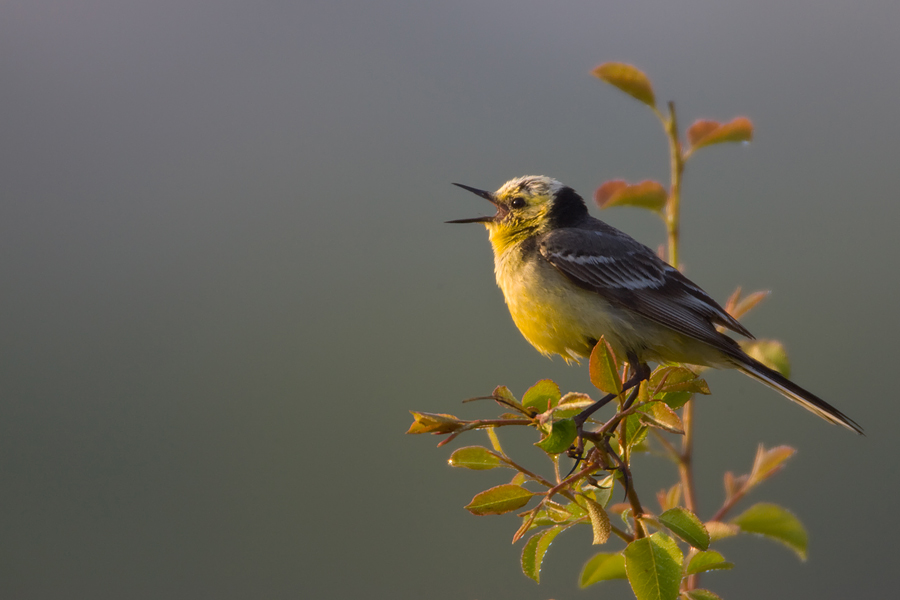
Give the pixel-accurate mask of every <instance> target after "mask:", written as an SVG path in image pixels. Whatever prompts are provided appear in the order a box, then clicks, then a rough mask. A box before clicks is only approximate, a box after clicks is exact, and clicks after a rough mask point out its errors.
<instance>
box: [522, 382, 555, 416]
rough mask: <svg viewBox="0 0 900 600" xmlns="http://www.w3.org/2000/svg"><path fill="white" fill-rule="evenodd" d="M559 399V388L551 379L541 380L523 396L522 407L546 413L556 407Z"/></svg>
mask: <svg viewBox="0 0 900 600" xmlns="http://www.w3.org/2000/svg"><path fill="white" fill-rule="evenodd" d="M559 397H560V393H559V386H558V385H556V383H554V382H553V381H551V380H550V379H541V380H540V381H538V382H537V383H535V384H534V385H533V386H531V387H530V388H528V391H527V392H525V395H524V396H522V406H525V407H526V408H528V407H533V408H536V409H537V410H538V411H540V412H544V411H545V410H548V409H550V408H553V407H554V406H556V403H557V402H559Z"/></svg>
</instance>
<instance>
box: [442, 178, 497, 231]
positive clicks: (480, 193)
mask: <svg viewBox="0 0 900 600" xmlns="http://www.w3.org/2000/svg"><path fill="white" fill-rule="evenodd" d="M453 185H455V186H458V187H461V188H462V189H464V190H469V191H470V192H472V193H473V194H475V195H476V196H481V197H482V198H484V199H485V200H487V201H488V202H490V203H491V204H493V205H494V206H497V212H498V214H499V212H500V207H499V206H498V205H497V203H496V202H495V201H494V195H493V194H492V193H490V192H486V191H484V190H479V189H477V188H473V187H469V186H467V185H463V184H461V183H454V184H453ZM496 217H497V215H491V216H489V217H473V218H471V219H456V220H453V221H446V223H491V222H493V221H495V220H496Z"/></svg>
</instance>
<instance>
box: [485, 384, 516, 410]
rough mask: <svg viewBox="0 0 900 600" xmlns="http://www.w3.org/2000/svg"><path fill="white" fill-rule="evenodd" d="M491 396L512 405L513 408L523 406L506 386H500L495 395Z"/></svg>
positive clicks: (495, 389)
mask: <svg viewBox="0 0 900 600" xmlns="http://www.w3.org/2000/svg"><path fill="white" fill-rule="evenodd" d="M491 396H492V397H493V398H494V399H495V400H498V401H502V402H503V403H506V404H511V405H513V406H522V405H521V404H519V401H518V400H516V397H515V396H514V395H513V393H512V392H511V391H509V388H508V387H506V386H505V385H498V386H497V387H495V388H494V393H492V394H491Z"/></svg>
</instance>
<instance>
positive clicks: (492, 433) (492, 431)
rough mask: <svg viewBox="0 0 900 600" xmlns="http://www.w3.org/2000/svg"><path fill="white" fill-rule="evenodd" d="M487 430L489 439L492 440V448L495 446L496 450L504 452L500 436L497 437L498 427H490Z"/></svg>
mask: <svg viewBox="0 0 900 600" xmlns="http://www.w3.org/2000/svg"><path fill="white" fill-rule="evenodd" d="M486 431H487V434H488V439H490V440H491V448H493V449H494V451H495V452H499V453H500V454H503V447H502V446H500V438H498V437H497V428H496V427H488V428H487V430H486Z"/></svg>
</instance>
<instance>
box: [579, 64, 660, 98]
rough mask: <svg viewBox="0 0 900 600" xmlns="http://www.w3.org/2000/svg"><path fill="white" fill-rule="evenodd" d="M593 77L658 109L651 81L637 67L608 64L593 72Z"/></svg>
mask: <svg viewBox="0 0 900 600" xmlns="http://www.w3.org/2000/svg"><path fill="white" fill-rule="evenodd" d="M591 75H593V76H594V77H597V78H599V79H601V80H602V81H605V82H606V83H608V84H610V85H614V86H616V87H617V88H619V89H620V90H622V91H623V92H625V93H626V94H628V95H629V96H631V97H633V98H636V99H638V100H640V101H641V102H643V103H644V104H646V105H647V106H649V107H651V108H656V96H655V95H654V94H653V86H652V85H650V79H649V78H648V77H647V76H646V75H644V73H643V72H642V71H640V70H639V69H638V68H637V67H633V66H632V65H627V64H625V63H616V62H608V63H603V64H602V65H600V66H599V67H597V68H595V69H594V70H593V71H591Z"/></svg>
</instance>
